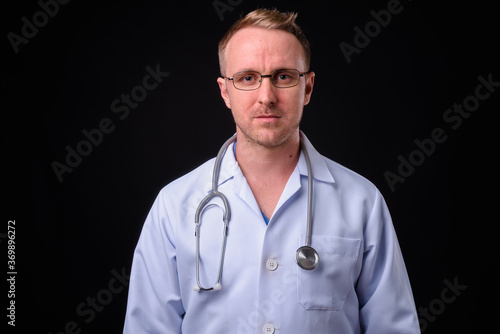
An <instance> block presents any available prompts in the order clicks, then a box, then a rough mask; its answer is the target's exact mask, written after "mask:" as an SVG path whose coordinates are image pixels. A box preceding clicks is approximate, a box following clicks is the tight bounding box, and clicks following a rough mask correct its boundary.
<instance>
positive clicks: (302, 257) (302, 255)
mask: <svg viewBox="0 0 500 334" xmlns="http://www.w3.org/2000/svg"><path fill="white" fill-rule="evenodd" d="M235 140H236V134H235V135H233V136H232V137H231V138H229V139H228V140H226V142H225V143H224V144H223V145H222V147H221V148H220V150H219V152H218V153H217V157H216V158H215V163H214V170H213V175H212V191H211V192H210V193H209V194H208V195H207V196H205V198H203V200H202V201H201V202H200V204H199V205H198V208H197V209H196V213H195V224H196V227H195V232H194V235H195V238H196V284H197V285H196V286H194V290H195V291H211V290H220V289H221V288H222V286H221V278H222V268H223V266H224V254H225V250H226V241H227V235H228V228H229V220H230V219H231V210H230V207H229V202H228V200H227V198H226V196H225V195H224V194H223V193H221V192H220V191H219V190H218V182H219V175H220V165H221V163H222V158H223V157H224V154H225V153H226V151H227V148H228V147H229V145H231V143H233V142H234V141H235ZM300 144H301V148H302V152H303V153H304V158H305V160H306V166H307V172H308V173H307V183H308V186H307V227H306V238H305V245H304V246H301V247H299V248H298V249H297V252H296V255H295V259H296V262H297V264H298V265H299V267H301V268H302V269H305V270H312V269H314V268H316V266H317V265H318V262H319V255H318V253H317V252H316V250H314V248H312V247H311V232H312V200H313V198H312V197H313V187H312V185H313V180H312V179H313V176H312V167H311V161H310V159H309V153H308V152H307V148H306V146H305V143H304V140H303V139H302V138H301V139H300ZM215 197H219V198H220V199H221V200H222V202H223V204H224V227H223V231H222V234H223V236H222V246H221V253H220V260H219V270H218V273H217V281H216V283H215V284H214V286H213V287H211V288H204V287H203V286H202V285H201V282H200V216H201V212H202V211H203V209H204V208H205V206H206V205H207V204H208V203H209V202H210V201H211V200H212V199H213V198H215Z"/></svg>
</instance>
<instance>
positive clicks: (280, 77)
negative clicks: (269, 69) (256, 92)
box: [273, 71, 294, 83]
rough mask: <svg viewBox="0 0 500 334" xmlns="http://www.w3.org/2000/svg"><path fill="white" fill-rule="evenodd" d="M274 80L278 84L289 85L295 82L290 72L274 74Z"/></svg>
mask: <svg viewBox="0 0 500 334" xmlns="http://www.w3.org/2000/svg"><path fill="white" fill-rule="evenodd" d="M273 80H274V82H276V83H289V82H291V81H293V80H294V76H293V74H292V73H290V72H289V71H279V72H277V73H275V74H274V76H273Z"/></svg>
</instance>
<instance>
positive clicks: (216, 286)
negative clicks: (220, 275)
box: [214, 283, 222, 291]
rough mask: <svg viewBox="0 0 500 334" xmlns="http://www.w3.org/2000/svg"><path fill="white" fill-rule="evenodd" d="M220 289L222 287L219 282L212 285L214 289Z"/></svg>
mask: <svg viewBox="0 0 500 334" xmlns="http://www.w3.org/2000/svg"><path fill="white" fill-rule="evenodd" d="M220 289H222V285H221V284H220V283H216V284H215V285H214V290H216V291H218V290H220Z"/></svg>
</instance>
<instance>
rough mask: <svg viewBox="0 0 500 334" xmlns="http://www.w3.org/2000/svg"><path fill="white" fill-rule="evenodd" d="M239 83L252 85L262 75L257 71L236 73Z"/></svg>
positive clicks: (236, 79)
mask: <svg viewBox="0 0 500 334" xmlns="http://www.w3.org/2000/svg"><path fill="white" fill-rule="evenodd" d="M234 80H235V81H236V83H237V84H242V85H252V84H255V83H256V82H257V81H259V80H260V75H259V74H258V73H256V72H241V73H237V74H235V75H234Z"/></svg>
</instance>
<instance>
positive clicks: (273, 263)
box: [266, 259, 278, 271]
mask: <svg viewBox="0 0 500 334" xmlns="http://www.w3.org/2000/svg"><path fill="white" fill-rule="evenodd" d="M266 268H267V269H268V270H270V271H275V270H276V269H277V268H278V262H277V261H276V260H275V259H269V260H267V262H266Z"/></svg>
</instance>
